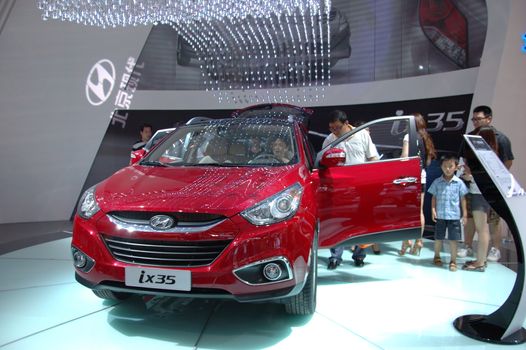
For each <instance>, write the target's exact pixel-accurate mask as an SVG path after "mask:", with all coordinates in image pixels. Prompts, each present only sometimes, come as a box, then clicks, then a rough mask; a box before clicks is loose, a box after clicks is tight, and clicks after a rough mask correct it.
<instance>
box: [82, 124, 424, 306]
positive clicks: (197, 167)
mask: <svg viewBox="0 0 526 350" xmlns="http://www.w3.org/2000/svg"><path fill="white" fill-rule="evenodd" d="M289 119H290V118H289ZM390 119H393V121H388V122H387V123H397V122H400V121H401V120H403V121H404V122H406V123H407V126H408V127H407V129H406V131H405V132H409V133H410V135H411V140H412V141H411V142H413V143H415V144H416V141H414V140H413V139H416V137H414V135H415V131H414V121H413V120H412V117H398V118H390ZM395 119H396V120H395ZM380 122H381V121H379V123H380ZM236 123H238V124H236ZM384 123H386V122H385V121H384ZM378 125H380V124H378ZM365 126H366V127H370V129H371V130H373V129H374V124H367V125H365ZM234 127H235V128H237V129H235V132H231V133H230V132H229V131H228V130H230V129H229V128H234ZM200 128H201V129H200ZM244 128H245V129H244ZM273 128H274V129H275V130H280V132H281V134H280V135H281V136H282V137H283V138H286V137H288V139H287V140H290V142H291V143H292V145H291V146H290V147H292V150H293V152H291V153H293V155H292V156H291V159H290V161H289V163H287V164H281V163H279V161H278V160H277V159H276V158H275V156H274V155H271V154H268V153H266V154H261V155H263V157H261V155H259V158H258V156H255V157H254V158H251V160H248V158H247V159H243V157H242V155H239V154H237V157H238V158H236V160H234V161H231V160H226V161H224V162H222V163H210V164H208V163H207V164H202V163H200V161H202V160H203V158H204V157H205V154H206V153H208V154H211V152H212V151H214V150H205V151H204V153H203V154H200V149H199V147H201V146H202V145H203V143H192V142H193V140H200V142H205V141H206V140H207V139H206V137H208V138H209V139H208V141H206V142H208V143H209V144H210V143H211V142H210V137H214V138H224V139H226V140H228V143H229V144H230V148H229V150H228V152H230V149H231V148H232V146H233V144H236V145H237V146H240V145H242V144H243V142H246V143H248V142H249V138H250V137H253V136H254V135H255V133H256V132H259V131H260V130H264V132H262V133H261V135H263V136H262V137H263V138H265V137H267V136H268V132H267V131H265V130H267V129H268V130H274V129H273ZM398 129H400V128H398ZM398 129H396V128H391V130H398ZM225 130H226V131H225ZM185 133H186V134H185ZM207 133H208V136H206V135H207ZM391 134H392V132H391ZM391 134H389V135H387V136H389V137H391V138H392V137H396V140H397V141H396V143H398V140H401V137H402V136H403V135H394V136H393V135H391ZM188 135H193V136H192V137H194V139H192V138H191V137H190V136H188ZM196 135H197V136H196ZM210 135H212V136H210ZM306 135H307V131H306V129H305V127H304V126H303V124H301V123H299V122H297V121H294V120H288V121H282V120H280V121H276V120H269V119H265V118H259V119H258V118H253V117H251V118H234V119H229V120H222V121H221V120H219V121H217V120H216V121H211V122H205V123H203V124H202V125H200V124H196V125H190V126H184V127H181V128H180V129H178V130H177V131H176V132H174V133H173V134H171V135H170V136H169V137H167V138H166V139H165V140H163V142H162V143H161V144H160V145H159V146H158V147H156V148H155V149H154V150H153V151H152V152H150V153H149V154H147V155H146V156H145V158H144V159H143V160H142V161H141V162H140V163H138V164H135V165H133V166H129V167H127V168H124V169H122V170H120V171H118V172H117V173H115V174H114V175H112V176H110V177H109V178H108V179H106V180H104V181H103V182H101V183H99V184H98V185H97V186H96V188H95V189H94V191H93V192H92V193H93V195H94V197H93V198H95V201H96V203H97V205H98V209H97V210H96V211H95V213H94V214H93V215H92V216H91V217H87V214H86V212H84V211H80V213H81V214H82V215H79V214H77V215H76V217H75V221H74V229H73V241H72V249H73V251H74V252H82V253H83V254H84V255H85V256H87V257H88V259H90V261H91V263H92V265H89V264H88V266H87V267H84V268H78V267H77V269H76V276H77V280H78V281H79V282H81V283H82V284H84V285H85V286H87V287H89V288H92V289H93V290H94V291H95V292H96V294H97V295H99V296H101V295H100V293H101V291H105V292H104V293H106V291H111V292H112V293H113V294H109V296H111V297H113V296H116V295H118V296H122V294H118V293H123V292H126V293H144V294H168V295H174V296H186V297H207V298H232V299H235V300H238V301H261V300H273V301H279V302H281V303H285V304H286V305H287V311H288V312H289V313H294V314H309V313H312V312H314V309H315V295H316V293H315V290H316V268H317V261H316V258H317V254H316V249H317V248H318V247H331V246H335V245H339V244H351V243H353V244H354V243H355V242H356V243H370V242H381V241H390V240H401V239H406V238H415V237H416V236H418V235H419V234H420V215H419V213H420V195H421V193H420V163H419V157H418V156H417V155H416V145H414V144H413V145H412V146H411V147H410V154H411V156H410V157H407V158H394V157H393V158H391V159H382V160H380V161H375V162H370V163H364V164H358V165H353V166H338V164H341V163H342V161H341V160H342V159H340V160H339V161H336V162H335V163H334V162H333V163H331V162H330V161H326V160H325V161H324V160H322V157H323V156H324V155H325V158H327V157H328V156H329V155H331V154H332V155H334V154H340V157H341V154H342V152H343V151H342V150H338V149H336V148H337V144H336V143H333V144H332V145H331V146H330V147H329V148H328V149H325V150H322V151H321V152H319V153H318V155H317V157H316V156H315V155H314V154H313V152H312V148H311V147H310V146H309V141H308V138H307V136H306ZM387 136H385V137H384V136H382V137H383V139H385V140H387V139H388V138H389V137H387ZM271 139H272V137H271V136H268V140H267V141H268V142H270V141H271ZM378 140H379V139H378ZM268 142H267V143H268ZM377 142H378V141H377ZM393 144H395V143H394V142H393ZM400 148H401V142H400ZM181 149H185V151H181ZM201 149H204V147H201ZM386 149H388V148H386ZM379 150H380V148H379ZM216 151H217V150H216ZM177 152H179V153H177ZM184 152H186V153H184ZM269 152H270V151H269ZM214 156H216V155H214ZM232 157H233V156H232ZM315 157H316V159H315ZM329 158H332V159H334V156H332V157H328V158H327V159H329ZM190 159H194V160H193V161H191V160H190ZM232 159H234V158H232ZM241 159H243V160H241ZM343 159H344V158H343ZM198 160H199V161H198ZM170 162H171V163H170ZM396 180H398V181H396ZM298 189H301V190H298ZM282 191H286V192H284V194H283V193H282V194H280V195H279V196H277V197H272V196H274V195H275V194H277V193H281V192H282ZM298 191H300V192H298ZM298 193H300V194H299V195H298ZM271 197H272V198H271ZM269 198H271V200H268V201H267V199H269ZM297 198H300V199H299V201H296V202H295V199H297ZM90 203H92V202H90V201H89V200H88V201H87V202H86V200H84V196H83V198H82V199H81V203H80V204H79V208H80V209H79V210H81V209H82V208H84V206H86V207H89V205H88V204H90ZM262 203H263V204H262ZM268 203H273V204H268ZM267 204H268V205H267ZM292 207H294V208H297V209H295V210H291V208H292ZM82 210H84V209H82ZM276 210H278V211H277V212H276ZM279 210H281V211H279ZM289 212H290V213H292V214H290V213H289ZM269 213H270V214H269ZM276 213H277V214H276ZM282 213H285V214H283V215H289V216H285V217H284V218H281V219H280V216H279V215H282ZM287 213H289V214H287ZM154 214H155V215H157V214H160V215H161V217H162V219H166V216H169V217H171V218H173V219H174V220H173V223H172V224H171V225H173V226H170V228H168V229H167V230H165V229H156V228H155V227H154V222H153V221H152V220H153V215H154ZM247 215H252V216H250V218H251V219H250V220H271V221H272V220H273V221H272V222H271V223H265V224H261V223H260V222H263V221H249V218H248V216H247ZM254 217H256V219H254ZM145 218H146V219H145ZM121 219H122V220H123V221H120V220H121ZM194 219H195V220H196V221H195V222H193V221H192V220H194ZM148 220H149V221H148ZM254 222H256V223H254ZM121 242H124V243H123V244H124V245H125V248H122V249H121V248H115V245H117V246H119V245H120V244H121ZM216 243H217V244H218V245H221V244H222V245H224V246H221V247H219V248H217V249H218V251H217V254H216V255H213V256H212V257H211V258H210V260H209V261H207V262H206V263H200V261H201V260H199V259H198V258H199V257H200V256H201V255H199V254H205V255H206V254H207V253H209V252H208V249H209V248H206V247H205V248H202V247H201V245H206V244H213V245H215V244H216ZM178 245H181V246H182V247H183V248H181V247H179V246H178ZM151 246H155V247H156V248H155V251H156V253H154V254H153V255H155V260H154V263H148V262H149V260H148V259H149V258H150V256H149V255H148V254H150V253H143V252H141V250H142V249H150V247H151ZM173 246H176V247H177V248H174V249H176V251H177V253H174V254H175V255H177V254H180V253H181V252H180V250H181V249H183V250H184V249H193V248H192V247H194V246H199V247H201V248H202V250H200V251H199V252H198V253H196V255H195V256H192V257H191V259H189V260H191V261H190V262H188V263H187V262H186V260H184V259H183V260H184V261H182V262H181V261H179V260H178V259H179V258H178V257H177V258H176V259H174V260H176V262H175V263H172V262H167V261H165V260H163V259H162V258H159V257H158V255H159V254H161V255H160V256H161V257H162V256H164V255H162V254H167V255H166V256H168V257H173V255H170V254H172V253H171V251H170V252H169V253H166V252H165V249H166V250H169V248H167V247H170V249H171V247H173ZM119 247H120V246H119ZM201 248H200V249H201ZM177 249H178V250H177ZM214 249H216V248H214ZM158 251H160V253H159V252H158ZM137 252H138V253H137ZM183 253H184V254H186V251H185V252H183ZM183 253H181V254H183ZM119 254H123V255H124V256H122V255H119ZM136 254H137V255H138V256H139V257H136V256H135V255H136ZM141 254H142V255H141ZM145 254H146V255H145ZM184 254H183V255H184ZM192 254H193V253H192ZM129 256H131V257H129ZM184 256H186V255H184ZM276 258H279V259H278V260H273V259H276ZM165 262H166V264H165ZM269 262H270V263H269ZM274 262H275V263H276V264H277V265H278V266H280V268H281V270H282V275H280V277H279V278H282V279H281V280H280V279H278V280H275V281H274V280H272V281H271V280H265V277H264V276H263V275H262V271H264V270H265V269H266V268H268V270H269V271H271V272H273V271H274V272H275V271H276V269H275V266H273V265H272V264H271V263H274ZM129 266H132V267H133V266H135V267H140V268H143V269H145V270H146V271H148V270H147V269H148V268H151V267H154V268H159V269H162V271H165V272H166V273H167V274H169V273H170V272H174V271H189V272H190V274H191V287H190V290H189V291H187V290H177V289H175V290H164V289H158V288H152V287H151V286H145V287H144V288H142V287H141V288H138V287H133V286H129V285H126V283H125V268H126V267H129ZM159 276H160V275H157V276H156V277H159ZM262 276H263V277H262ZM271 276H274V275H271ZM283 276H284V277H283ZM309 276H310V279H309ZM161 277H162V276H161ZM161 277H159V278H160V279H162V283H165V280H164V278H165V277H162V278H161ZM141 278H142V277H141ZM173 278H174V279H175V278H176V277H173ZM102 297H108V295H107V294H104V295H103V296H102Z"/></svg>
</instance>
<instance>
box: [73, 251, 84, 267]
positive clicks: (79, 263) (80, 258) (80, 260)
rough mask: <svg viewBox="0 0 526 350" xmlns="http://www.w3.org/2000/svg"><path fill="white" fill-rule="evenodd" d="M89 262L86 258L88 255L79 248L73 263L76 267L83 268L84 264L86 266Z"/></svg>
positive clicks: (74, 255) (74, 254)
mask: <svg viewBox="0 0 526 350" xmlns="http://www.w3.org/2000/svg"><path fill="white" fill-rule="evenodd" d="M87 262H88V259H86V256H85V255H84V254H82V253H81V252H80V251H78V250H77V251H76V252H74V253H73V265H75V267H76V268H79V269H81V268H83V267H84V266H86V263H87Z"/></svg>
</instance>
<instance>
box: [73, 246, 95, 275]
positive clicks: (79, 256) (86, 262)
mask: <svg viewBox="0 0 526 350" xmlns="http://www.w3.org/2000/svg"><path fill="white" fill-rule="evenodd" d="M71 255H73V265H74V266H75V267H76V268H77V269H79V270H80V271H82V272H86V273H87V272H89V271H90V270H91V269H92V268H93V266H94V265H95V260H93V259H92V258H90V257H89V256H88V255H86V253H84V252H83V251H81V250H80V249H77V248H75V247H73V246H72V247H71Z"/></svg>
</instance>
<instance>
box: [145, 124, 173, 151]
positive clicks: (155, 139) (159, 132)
mask: <svg viewBox="0 0 526 350" xmlns="http://www.w3.org/2000/svg"><path fill="white" fill-rule="evenodd" d="M174 130H175V128H171V129H163V130H157V132H156V133H155V134H154V135H153V136H152V138H151V139H150V141H148V143H147V144H146V146H144V149H145V150H146V151H149V150H151V149H152V148H153V147H154V146H155V145H157V144H158V143H159V141H161V140H162V139H163V137H165V136H166V135H168V134H169V133H171V132H172V131H174Z"/></svg>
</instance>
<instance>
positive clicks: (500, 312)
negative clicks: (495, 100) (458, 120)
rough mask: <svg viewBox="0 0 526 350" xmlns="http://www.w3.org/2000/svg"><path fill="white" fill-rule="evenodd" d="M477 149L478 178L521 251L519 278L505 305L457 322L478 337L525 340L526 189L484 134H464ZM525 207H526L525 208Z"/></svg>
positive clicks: (475, 171)
mask: <svg viewBox="0 0 526 350" xmlns="http://www.w3.org/2000/svg"><path fill="white" fill-rule="evenodd" d="M464 138H465V139H466V143H467V144H468V145H469V146H470V148H471V149H472V150H473V152H474V156H473V157H467V158H468V164H469V166H470V168H471V170H472V174H473V177H474V178H475V182H476V183H477V185H478V187H479V188H480V190H481V192H482V194H483V196H484V198H485V199H486V200H487V201H488V203H489V204H490V205H491V207H492V208H493V209H494V210H495V211H496V212H497V214H499V216H500V217H501V218H502V219H503V220H505V221H506V223H507V224H508V227H509V229H510V231H511V234H512V236H513V241H514V243H515V249H516V252H517V278H516V280H515V284H514V286H513V289H512V291H511V293H510V295H509V296H508V298H507V299H506V301H505V302H504V304H502V306H501V307H499V308H498V309H497V310H496V311H495V312H493V313H492V314H490V315H465V316H460V317H458V318H457V319H456V320H455V321H454V322H453V325H454V326H455V328H456V329H457V330H458V331H459V332H460V333H462V334H464V335H466V336H468V337H470V338H474V339H477V340H481V341H485V342H489V343H496V344H503V345H506V344H508V345H513V344H523V343H525V342H526V330H525V329H524V328H523V327H522V324H523V323H524V321H525V319H526V296H525V295H524V287H525V285H524V282H525V275H526V271H525V265H524V246H523V242H524V239H523V238H524V237H521V233H520V230H519V228H523V229H524V228H525V227H526V216H525V215H524V213H520V210H521V207H522V208H525V207H526V196H524V191H523V190H522V188H521V187H520V186H518V184H517V183H516V182H515V181H514V179H513V176H512V175H511V174H510V173H509V172H508V170H507V169H506V167H504V165H503V164H502V162H500V160H499V158H498V157H497V155H496V154H495V153H494V152H493V151H492V150H491V148H490V147H489V146H488V145H487V143H486V142H485V141H484V140H483V139H482V138H481V137H480V136H473V135H464ZM522 211H524V209H522Z"/></svg>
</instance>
